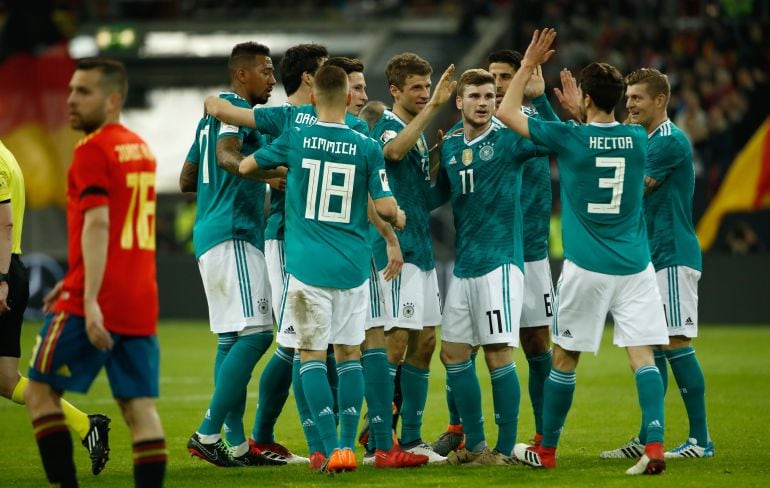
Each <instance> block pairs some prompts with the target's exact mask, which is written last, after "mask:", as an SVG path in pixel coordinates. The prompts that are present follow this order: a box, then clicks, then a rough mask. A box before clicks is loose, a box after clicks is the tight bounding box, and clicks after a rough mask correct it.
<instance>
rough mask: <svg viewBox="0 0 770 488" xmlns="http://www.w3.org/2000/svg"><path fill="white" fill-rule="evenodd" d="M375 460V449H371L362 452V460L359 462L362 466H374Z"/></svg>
mask: <svg viewBox="0 0 770 488" xmlns="http://www.w3.org/2000/svg"><path fill="white" fill-rule="evenodd" d="M375 460H376V458H375V451H373V450H372V451H366V452H365V453H364V460H363V462H362V463H361V464H363V465H364V466H374V462H375Z"/></svg>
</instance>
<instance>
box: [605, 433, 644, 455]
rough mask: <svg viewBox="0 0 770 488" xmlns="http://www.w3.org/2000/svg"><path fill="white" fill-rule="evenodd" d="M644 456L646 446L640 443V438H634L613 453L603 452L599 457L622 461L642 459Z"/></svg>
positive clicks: (612, 451)
mask: <svg viewBox="0 0 770 488" xmlns="http://www.w3.org/2000/svg"><path fill="white" fill-rule="evenodd" d="M642 454H644V444H642V443H641V442H639V438H638V437H634V438H633V439H631V440H630V441H628V443H626V444H625V445H624V446H621V447H619V448H617V449H613V450H611V451H602V452H601V453H600V454H599V457H600V458H602V459H622V458H632V459H633V458H640V457H642Z"/></svg>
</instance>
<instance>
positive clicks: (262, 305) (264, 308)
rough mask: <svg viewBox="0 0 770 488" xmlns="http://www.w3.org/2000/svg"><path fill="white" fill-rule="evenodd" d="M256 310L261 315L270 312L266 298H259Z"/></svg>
mask: <svg viewBox="0 0 770 488" xmlns="http://www.w3.org/2000/svg"><path fill="white" fill-rule="evenodd" d="M257 310H259V313H261V314H262V315H267V313H268V312H270V306H269V305H268V304H267V300H265V299H264V298H261V299H260V300H259V301H257Z"/></svg>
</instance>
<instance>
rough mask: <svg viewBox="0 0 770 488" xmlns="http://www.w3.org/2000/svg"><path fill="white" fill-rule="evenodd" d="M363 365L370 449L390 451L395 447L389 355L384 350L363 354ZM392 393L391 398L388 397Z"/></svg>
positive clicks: (371, 350)
mask: <svg viewBox="0 0 770 488" xmlns="http://www.w3.org/2000/svg"><path fill="white" fill-rule="evenodd" d="M361 364H362V365H363V367H364V385H365V389H364V391H365V392H366V405H367V407H368V409H369V433H370V435H369V443H368V447H369V449H382V450H383V451H389V450H390V448H391V447H393V438H392V437H391V435H390V426H391V419H392V417H393V410H392V409H391V401H392V399H393V394H392V388H388V383H390V384H391V385H393V379H392V378H391V376H390V372H389V366H388V355H387V352H386V351H385V349H384V348H380V349H369V350H367V351H364V352H363V354H361ZM388 392H390V396H388Z"/></svg>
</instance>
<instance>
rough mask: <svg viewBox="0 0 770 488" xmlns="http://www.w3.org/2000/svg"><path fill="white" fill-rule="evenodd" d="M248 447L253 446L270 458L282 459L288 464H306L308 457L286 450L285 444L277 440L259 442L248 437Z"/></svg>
mask: <svg viewBox="0 0 770 488" xmlns="http://www.w3.org/2000/svg"><path fill="white" fill-rule="evenodd" d="M249 447H255V448H257V449H259V450H260V451H262V454H263V455H264V456H266V457H268V458H271V459H279V460H280V459H283V460H285V461H286V462H287V463H288V464H307V463H309V462H310V459H308V458H306V457H302V456H298V455H296V454H294V453H293V452H291V451H290V450H288V449H287V448H286V446H284V445H282V444H279V443H277V442H265V443H260V442H256V441H254V439H251V438H249Z"/></svg>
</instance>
